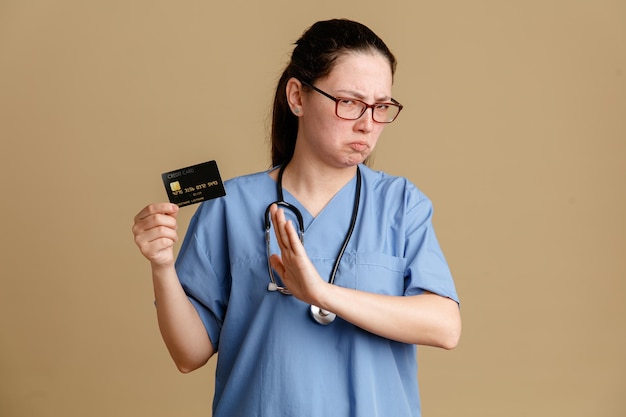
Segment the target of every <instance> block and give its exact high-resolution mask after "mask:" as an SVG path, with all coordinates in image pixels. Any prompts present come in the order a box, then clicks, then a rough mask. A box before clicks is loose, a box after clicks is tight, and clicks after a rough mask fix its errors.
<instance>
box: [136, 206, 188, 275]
mask: <svg viewBox="0 0 626 417" xmlns="http://www.w3.org/2000/svg"><path fill="white" fill-rule="evenodd" d="M178 209H179V207H178V206H177V205H176V204H170V203H154V204H150V205H148V206H146V207H144V208H143V210H141V211H140V212H139V213H138V214H137V215H136V216H135V223H134V225H133V229H132V230H133V235H134V236H135V244H136V245H137V246H138V247H139V250H140V251H141V253H142V255H143V256H145V257H146V258H147V259H148V260H149V261H150V262H151V263H152V265H155V266H170V265H173V264H174V250H173V247H174V244H175V243H176V242H177V241H178V233H177V232H176V230H177V229H178V225H177V223H176V216H177V215H178Z"/></svg>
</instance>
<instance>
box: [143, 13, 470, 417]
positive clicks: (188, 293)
mask: <svg viewBox="0 0 626 417" xmlns="http://www.w3.org/2000/svg"><path fill="white" fill-rule="evenodd" d="M395 68H396V60H395V58H394V56H393V54H392V53H391V52H390V50H389V49H388V48H387V46H386V45H385V43H384V42H383V41H382V40H381V39H380V38H379V37H378V36H377V35H376V34H375V33H373V32H372V31H371V30H370V29H369V28H367V27H366V26H364V25H362V24H360V23H357V22H354V21H349V20H344V19H341V20H329V21H322V22H317V23H315V24H314V25H313V26H311V27H310V28H309V29H308V30H307V31H305V32H304V34H303V35H302V37H301V38H300V39H299V40H298V41H297V42H296V46H295V49H294V51H293V53H292V56H291V61H290V63H289V64H288V65H287V67H286V69H285V71H284V73H283V74H282V77H281V78H280V80H279V82H278V86H277V89H276V95H275V99H274V107H273V121H272V133H271V139H272V168H271V169H269V170H268V171H264V172H259V173H254V174H250V175H246V176H242V177H238V178H234V179H231V180H228V181H226V182H225V187H226V196H225V197H223V198H219V199H215V200H211V201H207V202H204V203H202V204H201V205H200V206H199V208H198V210H197V212H196V213H195V215H194V217H193V218H192V220H191V222H190V224H189V227H188V230H187V234H186V236H185V239H184V241H183V244H182V246H181V249H180V252H179V254H178V258H177V259H176V260H175V257H174V252H173V245H174V243H175V242H176V241H177V240H178V234H177V221H176V216H177V213H178V207H177V206H175V205H172V204H169V203H155V204H151V205H149V206H147V207H145V208H144V209H143V210H141V211H140V212H139V213H138V214H137V216H135V224H134V226H133V233H134V235H135V242H136V244H137V246H138V247H139V249H140V251H141V253H142V254H143V255H144V256H145V257H146V258H147V259H148V260H149V261H150V264H151V266H152V279H153V284H154V293H155V298H156V311H157V318H158V323H159V327H160V330H161V334H162V337H163V340H164V342H165V344H166V346H167V348H168V350H169V352H170V354H171V356H172V358H173V360H174V362H175V364H176V366H177V367H178V369H180V371H182V372H190V371H193V370H195V369H197V368H199V367H201V366H203V365H204V364H205V363H206V362H207V361H208V360H209V359H210V358H211V357H212V356H213V355H214V354H215V353H217V352H219V355H218V356H217V371H216V381H215V393H214V402H213V416H215V417H224V416H229V417H230V416H279V415H280V416H294V417H301V416H314V417H316V416H319V417H322V416H324V417H326V416H359V417H360V416H385V417H388V416H394V417H403V416H407V417H408V416H412V417H416V416H420V415H421V410H420V398H419V391H418V385H417V362H416V345H428V346H435V347H441V348H444V349H452V348H454V347H455V346H456V345H457V343H458V341H459V337H460V333H461V319H460V313H459V306H458V302H459V300H458V296H457V293H456V290H455V286H454V283H453V280H452V277H451V274H450V270H449V268H448V266H447V263H446V261H445V258H444V256H443V254H442V252H441V249H440V247H439V244H438V242H437V239H436V236H435V233H434V230H433V225H432V222H431V218H432V204H431V202H430V200H429V199H428V198H427V197H426V196H425V195H424V194H423V193H422V192H420V191H419V189H417V188H416V187H415V185H413V184H412V183H411V182H410V181H409V180H407V179H406V178H402V177H396V176H392V175H388V174H386V173H383V172H379V171H374V170H373V169H371V168H369V167H368V166H367V159H368V156H369V155H370V154H371V152H372V151H373V149H374V148H375V146H376V144H377V141H378V138H379V137H380V135H381V133H382V131H383V129H384V128H385V126H386V125H387V124H389V123H391V122H393V121H394V120H396V118H397V117H398V116H399V114H400V111H401V110H402V105H401V104H400V103H399V102H398V101H396V100H395V99H394V98H392V94H391V89H392V83H393V76H394V72H395ZM281 194H282V195H281ZM276 201H279V202H280V203H279V204H276V203H275V202H276ZM283 203H286V205H288V206H289V207H290V208H289V209H287V208H286V205H285V204H283ZM292 206H293V207H294V208H295V209H296V210H295V211H296V212H298V213H300V216H301V221H298V219H297V218H296V217H294V215H293V212H294V211H293V210H291V207H292ZM268 207H269V210H268ZM266 211H267V213H268V219H267V222H266V219H265V216H264V214H265V213H266ZM266 223H269V225H270V227H271V232H270V233H269V234H268V235H269V236H270V241H269V243H268V244H266V239H265V230H266ZM300 223H301V227H302V231H300V230H298V229H300ZM301 234H303V236H304V238H303V239H301V236H300V235H301ZM267 247H269V250H268V249H267ZM268 254H269V271H268ZM268 284H270V285H268ZM277 289H280V291H276V290H277ZM311 311H313V312H315V313H317V315H318V316H316V317H317V318H315V319H314V318H312V315H311ZM320 313H321V315H322V316H323V317H331V318H334V320H319V315H320ZM320 323H323V324H326V325H322V324H320Z"/></svg>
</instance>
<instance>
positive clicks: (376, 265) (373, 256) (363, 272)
mask: <svg viewBox="0 0 626 417" xmlns="http://www.w3.org/2000/svg"><path fill="white" fill-rule="evenodd" d="M405 266H406V261H405V259H404V258H398V257H395V256H390V255H385V254H381V253H358V254H357V255H356V268H355V271H354V272H355V277H354V278H355V288H356V289H357V290H361V291H367V292H372V293H376V294H386V295H404V271H405Z"/></svg>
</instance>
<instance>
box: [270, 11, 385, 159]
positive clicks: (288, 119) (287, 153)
mask: <svg viewBox="0 0 626 417" xmlns="http://www.w3.org/2000/svg"><path fill="white" fill-rule="evenodd" d="M295 45H296V47H295V48H294V50H293V52H292V54H291V61H290V62H289V64H288V65H287V67H286V68H285V71H284V72H283V74H282V76H281V77H280V79H279V81H278V86H277V87H276V95H275V96H274V106H273V109H272V131H271V141H272V166H277V165H281V164H285V163H287V162H289V160H290V159H291V157H292V156H293V152H294V149H295V147H296V136H297V133H298V118H297V117H296V116H295V115H293V114H292V112H291V111H290V108H289V105H288V103H287V96H286V87H287V81H289V79H291V78H292V77H294V78H296V79H298V80H300V81H304V82H307V83H310V84H312V83H313V82H314V81H316V80H318V79H320V78H324V77H325V76H327V75H329V74H330V72H331V71H332V69H333V67H334V65H335V62H336V60H337V58H339V57H340V56H341V55H343V54H345V53H347V52H353V51H357V52H368V51H376V52H379V53H381V54H382V55H383V56H384V57H386V58H387V59H388V60H389V65H390V66H391V74H392V76H393V74H395V72H396V58H395V57H394V56H393V54H392V53H391V51H390V50H389V48H387V45H385V43H384V42H383V40H382V39H380V38H379V37H378V35H376V34H375V33H374V32H373V31H372V30H370V29H369V28H368V27H367V26H365V25H363V24H361V23H358V22H354V21H351V20H347V19H333V20H327V21H321V22H317V23H315V24H314V25H313V26H311V27H310V28H309V29H307V30H306V31H305V32H304V33H303V34H302V36H301V37H300V39H298V41H297V42H296V43H295Z"/></svg>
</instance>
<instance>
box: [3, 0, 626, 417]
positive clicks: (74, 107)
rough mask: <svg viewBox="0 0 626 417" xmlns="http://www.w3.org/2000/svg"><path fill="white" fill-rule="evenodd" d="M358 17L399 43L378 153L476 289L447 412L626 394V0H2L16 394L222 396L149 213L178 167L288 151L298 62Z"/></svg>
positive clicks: (553, 409) (6, 372) (556, 405)
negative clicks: (187, 348) (175, 296)
mask: <svg viewBox="0 0 626 417" xmlns="http://www.w3.org/2000/svg"><path fill="white" fill-rule="evenodd" d="M333 17H347V18H351V19H355V20H359V21H361V22H363V23H365V24H367V25H368V26H370V27H371V28H372V29H373V30H374V31H376V32H377V33H378V34H379V35H380V36H381V37H382V38H383V39H384V40H385V41H386V42H387V43H388V45H389V46H390V47H391V49H392V50H393V52H394V53H395V55H396V56H397V58H398V60H399V67H398V72H397V76H396V81H395V85H394V90H393V94H394V97H395V98H397V99H398V100H399V101H400V102H401V103H403V104H404V105H405V109H404V110H403V113H402V114H401V116H400V117H399V119H398V120H397V122H396V123H394V124H393V125H390V126H389V127H388V128H387V129H386V130H385V132H384V133H383V136H382V137H381V140H380V141H379V144H378V148H377V150H376V154H375V158H374V164H373V167H374V168H375V169H379V170H384V171H386V172H388V173H390V174H394V175H402V176H406V177H408V178H409V179H410V180H411V181H413V182H414V183H415V184H416V185H417V186H418V187H419V188H421V189H422V190H423V191H424V192H425V193H426V194H427V195H428V196H429V197H430V198H431V199H432V200H433V202H434V206H435V217H434V222H435V227H436V231H437V234H438V237H439V240H440V243H441V245H442V247H443V249H444V252H445V254H446V257H447V259H448V261H449V264H450V266H451V269H452V271H453V273H454V276H455V279H456V284H457V287H458V291H459V294H460V296H461V299H462V314H463V321H464V329H463V336H462V339H461V343H460V346H459V347H458V348H457V349H456V350H454V351H450V352H448V351H441V350H435V349H431V348H420V349H419V364H420V372H419V379H420V384H421V392H422V398H423V410H424V416H425V417H451V416H464V417H502V416H507V417H522V416H569V417H588V416H603V417H622V416H624V415H626V395H624V394H625V393H626V354H625V352H626V325H625V318H626V307H625V303H624V296H625V290H626V279H625V278H626V276H625V275H626V256H625V255H626V254H625V249H626V219H625V217H626V187H625V183H626V159H625V157H626V74H625V72H626V3H625V2H623V1H618V0H594V1H592V0H587V1H584V0H572V1H566V0H542V1H538V0H530V1H496V0H483V1H471V2H469V1H462V0H444V1H437V2H434V1H412V0H410V1H409V0H396V1H395V2H369V1H362V0H359V1H352V0H346V1H337V0H332V1H330V0H320V1H316V2H295V1H284V0H267V1H263V2H252V1H250V2H244V1H241V0H231V1H228V2H209V1H176V2H174V1H163V0H159V1H157V0H135V1H133V0H125V1H119V0H112V1H79V0H58V1H45V0H29V1H17V0H2V1H0V139H1V145H0V169H1V173H2V179H1V182H0V189H1V190H2V192H1V193H0V195H1V199H2V200H1V205H0V214H1V218H2V228H1V230H2V235H1V237H2V238H1V239H0V245H2V246H1V250H0V256H1V264H0V265H1V270H0V416H3V417H48V416H63V417H74V416H81V417H82V416H91V417H104V416H107V417H108V416H116V417H117V416H152V417H162V416H183V415H184V416H209V415H210V404H211V400H212V392H213V372H214V365H215V362H214V361H211V362H210V363H209V364H208V365H207V366H206V367H205V368H203V369H201V370H199V371H197V372H195V373H192V374H190V375H182V374H179V373H178V371H177V370H176V369H175V367H174V365H173V363H172V362H171V360H170V358H169V356H168V353H167V351H166V349H165V347H164V345H163V343H162V342H161V339H160V336H159V333H158V329H157V324H156V319H155V312H154V306H153V294H152V286H151V280H150V274H149V265H148V263H147V262H146V261H145V260H144V259H143V257H141V255H140V254H139V252H138V250H137V249H136V247H135V246H134V243H133V240H132V235H131V224H132V218H133V216H134V215H135V214H136V213H137V212H138V211H139V210H140V209H141V208H142V207H143V206H144V205H146V204H148V203H149V202H152V201H161V200H164V199H165V198H166V195H165V191H164V189H163V185H162V183H161V179H160V174H161V173H162V172H165V171H169V170H173V169H176V168H180V167H183V166H189V165H193V164H196V163H199V162H203V161H206V160H211V159H215V160H217V162H218V164H219V166H220V170H221V173H222V176H223V177H224V179H226V178H231V177H233V176H236V175H240V174H245V173H249V172H255V171H260V170H264V169H266V168H268V166H269V163H270V160H269V145H268V117H269V109H270V104H271V99H272V95H273V92H274V87H275V83H276V81H277V79H278V76H279V74H280V73H281V72H282V69H283V67H284V65H285V63H286V62H287V58H288V55H289V53H290V52H291V50H292V48H293V42H294V41H295V40H296V39H297V38H298V37H299V36H300V35H301V33H302V32H303V31H304V30H305V29H306V28H307V27H308V26H310V25H311V24H312V23H314V22H315V21H317V20H321V19H328V18H333ZM194 209H195V207H187V208H184V209H182V210H181V211H182V213H181V216H180V224H181V227H180V229H181V234H182V233H184V231H185V229H186V226H187V223H188V221H189V218H190V217H191V215H192V213H193V211H194ZM241 233H250V234H251V236H252V234H253V231H246V230H242V231H241ZM323 348H324V347H323V346H320V349H323ZM276 354H277V355H280V352H276ZM293 366H298V364H293ZM242 383H245V381H242ZM390 417H392V416H390Z"/></svg>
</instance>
